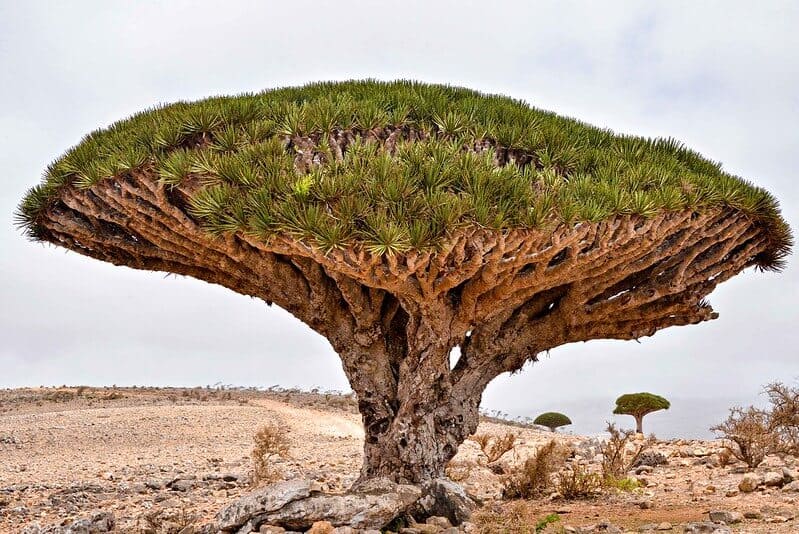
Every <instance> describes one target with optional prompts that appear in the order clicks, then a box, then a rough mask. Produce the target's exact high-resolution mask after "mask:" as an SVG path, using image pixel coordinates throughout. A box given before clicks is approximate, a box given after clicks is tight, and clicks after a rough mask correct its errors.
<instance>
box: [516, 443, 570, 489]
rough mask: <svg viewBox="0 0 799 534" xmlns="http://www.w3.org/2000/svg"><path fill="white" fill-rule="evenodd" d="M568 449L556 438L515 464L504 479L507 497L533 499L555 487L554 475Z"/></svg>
mask: <svg viewBox="0 0 799 534" xmlns="http://www.w3.org/2000/svg"><path fill="white" fill-rule="evenodd" d="M566 452H567V451H566V450H565V449H564V448H563V447H560V446H559V445H558V444H557V443H556V442H555V440H551V441H549V442H548V443H546V444H545V445H542V446H541V447H540V448H539V449H538V450H537V451H536V452H535V454H534V455H533V456H531V457H529V458H527V459H526V460H525V461H524V463H522V464H520V465H516V466H514V467H513V468H512V469H511V471H510V473H509V474H508V475H507V476H506V477H505V479H504V480H503V489H502V496H503V497H504V498H506V499H531V498H534V497H540V496H541V495H543V494H545V493H547V492H549V491H551V490H552V489H553V488H554V480H553V478H554V477H553V475H554V473H555V472H556V471H558V470H559V469H560V468H561V467H562V466H563V464H564V462H565V460H566Z"/></svg>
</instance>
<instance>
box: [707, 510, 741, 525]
mask: <svg viewBox="0 0 799 534" xmlns="http://www.w3.org/2000/svg"><path fill="white" fill-rule="evenodd" d="M709 516H710V520H711V521H714V522H716V523H724V524H725V525H734V524H735V523H740V522H741V521H743V519H744V516H743V515H742V514H741V513H740V512H730V511H727V510H711V511H710V513H709Z"/></svg>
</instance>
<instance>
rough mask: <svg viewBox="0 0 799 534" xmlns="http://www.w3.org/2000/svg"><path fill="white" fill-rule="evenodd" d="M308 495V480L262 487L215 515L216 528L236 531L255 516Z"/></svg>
mask: <svg viewBox="0 0 799 534" xmlns="http://www.w3.org/2000/svg"><path fill="white" fill-rule="evenodd" d="M310 494H311V481H309V480H288V481H286V482H278V483H277V484H272V485H269V486H266V487H263V488H261V489H259V490H257V491H254V492H253V493H250V494H248V495H245V496H244V497H242V498H240V499H238V500H236V501H234V502H232V503H231V504H229V505H228V506H226V507H225V508H223V509H222V510H221V511H220V512H219V513H218V514H216V522H217V527H218V528H219V529H220V530H226V531H232V530H236V529H238V528H239V527H241V526H242V525H244V524H245V523H246V522H247V521H249V520H250V519H252V517H253V516H255V515H262V514H264V513H265V512H273V511H275V510H279V509H280V508H282V507H283V506H285V505H286V504H288V503H290V502H292V501H295V500H297V499H303V498H305V497H308V496H309V495H310ZM262 523H263V521H262ZM311 523H313V522H311ZM311 523H309V524H308V526H310V525H311Z"/></svg>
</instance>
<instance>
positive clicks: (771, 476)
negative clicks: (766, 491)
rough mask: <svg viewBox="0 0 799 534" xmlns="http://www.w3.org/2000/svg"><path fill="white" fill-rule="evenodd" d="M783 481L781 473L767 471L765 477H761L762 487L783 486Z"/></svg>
mask: <svg viewBox="0 0 799 534" xmlns="http://www.w3.org/2000/svg"><path fill="white" fill-rule="evenodd" d="M784 483H785V482H784V480H783V477H782V473H781V472H780V473H776V472H774V471H769V472H767V473H766V474H765V475H763V485H765V486H768V487H772V488H773V487H780V486H782V485H783V484H784Z"/></svg>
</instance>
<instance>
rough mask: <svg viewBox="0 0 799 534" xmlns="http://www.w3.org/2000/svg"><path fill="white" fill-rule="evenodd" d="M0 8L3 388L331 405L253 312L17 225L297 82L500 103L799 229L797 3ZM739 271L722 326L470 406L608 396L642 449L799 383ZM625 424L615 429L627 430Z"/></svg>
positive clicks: (326, 377) (727, 294)
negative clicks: (476, 93)
mask: <svg viewBox="0 0 799 534" xmlns="http://www.w3.org/2000/svg"><path fill="white" fill-rule="evenodd" d="M533 4H534V3H532V2H528V1H520V2H492V3H486V2H484V1H483V2H468V1H463V0H460V1H457V2H455V1H453V2H430V1H425V2H412V1H408V0H403V1H401V2H386V1H381V2H366V1H364V2H348V1H344V0H339V1H337V2H322V1H318V0H317V1H310V2H302V1H296V0H293V1H291V2H266V1H264V2H233V1H225V2H217V3H210V2H197V1H191V2H189V1H170V2H159V3H156V2H143V1H140V2H109V1H107V0H105V1H98V2H87V1H75V2H57V1H52V2H37V1H26V2H17V1H12V0H0V80H1V81H2V83H0V97H1V99H0V101H1V102H2V108H0V141H2V143H1V144H0V170H2V173H3V174H2V178H0V184H2V187H0V302H2V304H1V305H0V387H18V386H35V385H40V384H44V385H59V384H64V383H66V384H90V385H110V384H118V385H133V384H137V385H186V386H194V385H205V384H214V383H217V382H222V383H225V384H235V385H242V386H270V385H273V384H281V385H284V386H300V387H305V388H309V387H314V386H319V387H321V388H324V389H340V390H346V389H348V387H347V382H346V379H345V377H344V374H343V372H342V370H341V366H340V363H339V361H338V358H337V357H336V355H335V354H334V353H333V351H332V350H331V348H330V347H329V345H328V344H327V341H325V340H324V339H323V338H321V337H319V336H318V335H317V334H315V333H313V332H311V331H310V330H309V329H308V328H307V327H305V326H304V325H303V324H301V323H300V322H299V321H297V320H296V319H294V318H293V317H291V316H290V315H288V314H287V313H285V312H283V311H282V310H279V309H277V308H276V307H271V308H268V307H267V306H265V305H264V304H263V303H262V302H261V301H256V300H253V299H250V298H247V297H243V296H240V295H237V294H235V293H233V292H231V291H229V290H226V289H223V288H221V287H217V286H212V285H209V284H206V283H204V282H199V281H197V280H193V279H189V278H179V277H174V276H169V277H165V275H164V274H163V273H148V272H142V271H134V270H131V269H127V268H122V267H114V266H112V265H110V264H105V263H101V262H99V261H95V260H91V259H88V258H85V257H82V256H79V255H78V254H75V253H67V252H65V251H64V250H63V249H57V248H54V247H45V246H42V245H39V244H32V243H29V242H27V241H25V239H23V238H22V237H21V235H20V233H19V232H18V231H16V230H15V229H14V227H13V222H12V213H13V211H14V209H15V207H16V204H17V202H18V201H19V199H20V198H21V197H22V196H23V194H24V192H25V190H26V189H27V188H28V187H30V186H31V185H33V184H35V183H36V182H37V181H38V180H39V176H40V174H41V172H42V170H43V169H44V167H45V166H46V165H47V163H48V162H49V161H51V160H53V159H54V158H56V157H57V156H58V155H60V154H61V153H62V152H63V151H64V150H65V149H67V148H68V147H69V146H71V145H73V144H75V143H76V142H77V141H78V140H79V139H80V138H81V136H82V135H84V134H85V133H87V132H89V131H91V130H93V129H95V128H97V127H99V126H103V125H107V124H109V123H111V122H113V121H115V120H117V119H119V118H122V117H125V116H127V115H130V114H132V113H134V112H136V111H139V110H141V109H143V108H146V107H150V106H153V105H154V104H157V103H160V102H171V101H174V100H178V99H196V98H201V97H205V96H210V95H218V94H234V93H239V92H245V91H258V90H261V89H264V88H270V87H277V86H284V85H294V84H301V83H305V82H309V81H315V80H330V79H349V78H364V77H373V78H379V79H385V80H390V79H395V78H414V79H418V80H422V81H427V82H442V83H450V84H456V85H462V86H466V87H470V88H474V89H480V90H483V91H490V92H500V93H504V94H507V95H510V96H513V97H515V98H521V99H525V100H527V101H528V102H530V103H531V104H533V105H535V106H538V107H541V108H545V109H550V110H554V111H556V112H558V113H561V114H565V115H570V116H574V117H577V118H580V119H583V120H586V121H588V122H591V123H593V124H596V125H599V126H603V127H610V128H612V129H614V130H616V131H618V132H624V133H635V134H641V135H646V136H674V137H676V138H678V139H680V140H682V141H684V142H686V143H687V144H688V145H689V146H691V147H692V148H695V149H697V150H699V151H700V152H702V153H703V154H705V155H706V156H708V157H710V158H711V159H714V160H720V161H722V162H723V163H724V167H725V169H726V170H728V171H730V172H733V173H735V174H738V175H741V176H744V177H746V178H748V179H750V180H752V181H754V182H756V183H757V184H759V185H762V186H764V187H766V188H767V189H769V190H770V191H772V192H773V193H774V194H775V195H776V196H777V197H778V198H779V199H780V201H781V202H782V205H783V210H784V214H785V216H786V217H787V219H788V220H789V222H790V223H791V225H792V227H793V228H794V232H795V233H796V230H795V229H796V225H797V222H799V189H798V188H797V185H796V184H797V180H798V179H799V177H798V176H797V170H798V169H797V167H798V166H797V148H799V60H798V59H797V57H798V56H797V51H799V31H797V27H799V3H797V2H793V1H787V2H751V1H749V2H732V1H730V0H725V1H721V2H707V1H706V2H694V1H689V2H676V1H674V0H671V1H669V2H643V1H641V2H584V3H579V2H578V3H569V2H562V1H553V2H544V3H535V5H533ZM796 264H797V262H796V261H793V260H792V261H790V262H789V266H788V269H787V270H786V271H784V272H783V273H781V274H771V273H766V274H763V273H756V272H747V273H744V274H742V275H739V276H738V277H736V278H734V279H733V280H731V281H729V282H727V283H726V284H724V285H723V286H721V287H720V288H719V289H717V290H716V292H715V293H713V294H712V295H711V296H710V301H711V303H712V304H713V305H714V307H715V308H716V310H717V311H718V312H719V313H720V314H721V317H720V318H719V319H718V320H717V321H713V322H710V323H705V324H702V325H698V326H689V327H681V328H673V329H669V330H666V331H662V332H660V333H658V334H656V335H655V336H654V337H652V338H646V339H642V340H641V343H635V342H604V341H595V342H590V343H587V344H577V345H570V346H565V347H561V348H559V349H556V350H553V351H552V352H551V354H550V355H549V356H543V357H542V358H541V361H540V362H539V363H536V364H534V365H531V366H528V367H527V368H526V369H525V370H524V371H523V372H522V373H520V374H517V375H515V376H512V377H506V376H503V377H500V378H498V379H497V380H495V381H494V382H493V383H492V384H491V385H490V386H489V389H488V390H487V391H486V393H485V395H484V398H483V406H484V408H486V409H488V410H494V409H496V410H501V411H504V412H508V413H511V414H514V415H530V416H534V415H536V414H537V413H539V412H541V411H545V410H558V411H565V412H566V413H568V414H569V415H570V416H571V417H572V419H573V420H574V422H575V425H574V426H573V429H574V430H575V431H577V432H597V431H600V430H601V429H602V427H603V423H604V421H605V420H606V419H610V417H611V416H610V415H609V414H610V412H611V411H612V408H613V401H614V399H615V398H616V396H618V395H619V394H621V393H625V392H633V391H641V390H649V391H652V392H654V393H658V394H661V395H664V396H666V397H669V398H670V399H672V401H673V407H672V409H671V410H670V411H669V412H664V413H661V414H655V415H653V416H651V421H650V423H651V424H650V425H649V430H654V431H656V432H658V433H659V434H661V435H664V436H665V435H675V434H688V435H696V436H699V435H705V434H706V433H707V427H708V426H709V425H711V424H713V423H714V422H717V421H718V420H720V419H722V418H723V417H724V416H725V410H726V407H727V406H729V405H730V404H732V403H747V404H748V403H751V402H757V401H758V393H759V391H760V388H761V386H762V385H763V384H765V383H766V382H768V381H771V380H782V381H785V382H790V383H792V384H796V383H797V382H796V380H797V377H799V358H797V355H798V354H799V348H797V347H799V302H797V300H798V299H797V297H799V291H798V290H799V269H798V268H797V266H796ZM620 422H623V423H626V424H627V425H629V424H631V423H632V421H624V420H623V419H622V420H620Z"/></svg>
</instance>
